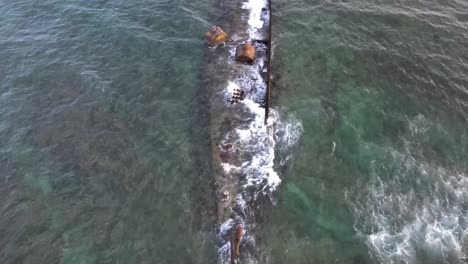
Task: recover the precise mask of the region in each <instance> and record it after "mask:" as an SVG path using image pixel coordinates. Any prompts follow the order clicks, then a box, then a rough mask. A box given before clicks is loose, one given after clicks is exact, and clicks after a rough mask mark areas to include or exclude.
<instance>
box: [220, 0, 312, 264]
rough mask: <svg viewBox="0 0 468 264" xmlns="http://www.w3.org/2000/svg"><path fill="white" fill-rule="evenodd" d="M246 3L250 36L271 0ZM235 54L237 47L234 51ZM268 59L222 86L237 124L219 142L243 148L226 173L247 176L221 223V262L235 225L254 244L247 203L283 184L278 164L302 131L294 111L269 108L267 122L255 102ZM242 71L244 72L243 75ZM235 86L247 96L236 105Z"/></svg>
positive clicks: (236, 149)
mask: <svg viewBox="0 0 468 264" xmlns="http://www.w3.org/2000/svg"><path fill="white" fill-rule="evenodd" d="M242 8H244V9H247V10H249V18H248V24H249V26H250V27H249V29H248V33H249V40H252V39H254V38H258V36H257V34H259V30H260V29H262V27H264V23H265V22H266V23H269V21H268V20H267V19H268V18H266V17H262V16H263V15H265V14H266V13H264V12H263V10H262V9H264V8H268V2H267V0H247V1H246V2H245V3H244V4H243V6H242ZM230 54H231V57H232V56H234V54H235V48H233V49H231V50H230ZM265 59H266V58H257V60H256V62H255V64H254V65H253V66H251V67H245V68H242V70H243V72H241V73H240V74H237V77H236V78H235V79H232V80H230V81H229V82H228V85H227V86H226V88H225V89H224V99H225V101H226V107H233V108H232V109H233V114H234V115H235V117H233V118H234V119H236V121H234V122H233V123H237V124H238V125H237V127H235V128H234V129H233V130H231V131H228V133H227V134H226V135H224V137H223V138H222V140H221V142H220V143H221V144H220V146H228V145H229V146H232V149H233V150H234V151H233V153H240V155H239V156H238V157H236V159H235V161H234V162H233V163H229V162H225V163H222V164H221V166H222V168H223V170H224V173H226V174H240V175H243V176H244V177H243V179H242V181H241V185H242V186H241V191H240V193H239V194H238V195H237V196H236V200H235V201H236V212H235V213H234V215H235V216H233V218H231V219H228V220H227V221H226V222H225V223H223V224H222V226H221V228H220V232H219V235H220V238H221V240H222V241H223V246H222V247H221V248H220V249H219V256H220V261H221V263H230V262H229V259H230V243H229V241H228V240H226V234H227V232H230V231H231V230H232V228H233V227H234V225H236V224H241V225H242V226H244V228H245V230H244V231H245V234H244V237H243V241H244V243H247V244H249V245H250V247H251V248H255V238H254V237H253V235H252V234H250V232H249V231H250V228H254V226H255V222H252V220H254V219H253V218H254V217H253V215H252V214H253V212H252V211H251V210H250V208H249V202H252V201H253V200H255V199H256V198H257V196H258V194H260V193H262V194H264V195H270V194H271V193H272V192H273V191H274V190H276V188H277V187H278V185H279V184H280V183H281V178H280V175H279V174H278V173H277V172H276V171H275V166H278V165H279V166H281V165H284V163H285V162H286V161H287V160H288V159H290V157H291V154H290V152H291V150H292V149H293V146H294V145H295V144H296V143H297V142H298V141H299V138H300V136H301V134H302V130H303V128H302V124H301V122H300V121H299V120H298V119H297V118H295V117H294V115H292V114H285V113H284V112H285V111H279V110H278V109H274V108H270V110H269V118H268V125H265V124H264V121H265V120H264V118H265V109H264V108H262V107H261V106H260V105H259V104H258V103H256V101H258V100H259V99H261V98H265V95H266V92H267V91H266V88H267V86H266V83H265V81H264V79H263V77H262V76H261V74H260V71H261V70H262V69H263V67H264V65H265V62H266V61H265ZM239 75H240V76H239ZM235 90H242V91H244V93H245V96H246V98H245V99H244V100H242V101H240V102H239V103H238V104H235V105H231V104H230V103H229V102H228V100H226V99H229V98H231V97H232V95H233V92H234V91H235ZM276 151H278V153H279V154H280V156H279V158H278V160H279V164H275V160H276V159H275V158H276V156H275V154H276ZM250 254H251V252H243V263H252V264H255V263H258V261H257V260H256V259H255V257H254V256H251V255H250Z"/></svg>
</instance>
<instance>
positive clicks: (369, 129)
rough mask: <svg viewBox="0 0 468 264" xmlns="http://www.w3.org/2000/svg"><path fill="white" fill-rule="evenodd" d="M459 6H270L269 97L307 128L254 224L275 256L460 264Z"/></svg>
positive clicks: (463, 211) (463, 231) (463, 135)
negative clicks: (262, 217)
mask: <svg viewBox="0 0 468 264" xmlns="http://www.w3.org/2000/svg"><path fill="white" fill-rule="evenodd" d="M466 8H467V7H466V4H465V3H462V2H451V3H441V2H435V1H430V2H427V3H422V2H411V1H405V2H401V1H370V2H369V1H349V2H348V1H333V2H330V1H326V2H325V1H319V2H307V1H305V2H302V3H298V2H295V1H278V2H276V24H275V25H276V26H275V28H276V29H275V30H274V32H276V37H277V48H276V54H277V56H276V58H277V60H276V61H275V65H276V67H277V68H278V69H279V70H278V71H279V75H280V76H279V78H280V82H279V85H278V89H279V91H278V94H279V95H278V99H277V103H278V104H279V105H281V106H285V107H288V108H289V109H290V110H292V111H293V112H295V113H297V115H298V117H299V118H300V119H301V120H302V122H303V125H304V134H303V138H302V144H301V146H300V147H299V149H298V150H297V152H296V154H295V160H294V162H293V164H292V165H291V166H290V167H289V169H288V171H287V173H286V174H287V176H286V180H285V181H284V185H283V188H282V190H281V194H280V201H281V203H280V205H279V206H278V207H279V209H273V212H272V213H271V214H272V217H271V219H275V220H273V221H271V223H270V224H269V225H268V226H267V227H266V230H265V233H266V234H267V235H266V239H267V240H268V241H269V242H270V241H273V242H272V243H270V250H271V252H272V255H274V256H275V257H273V258H272V259H274V261H273V263H460V262H461V260H460V257H463V256H464V255H466V254H467V248H466V244H464V243H466V242H464V241H466V235H467V228H468V226H467V220H468V211H467V209H468V207H467V206H468V204H467V201H468V199H467V198H468V197H467V194H466V193H467V190H468V185H467V183H468V181H467V177H466V173H467V163H466V154H467V153H466V150H467V122H466V120H467V119H466V117H467V114H466V107H465V106H466V91H467V90H466V87H467V80H466V77H465V73H466V69H467V67H468V61H467V57H466V55H465V53H466V47H467V46H466V43H467V40H468V39H467V38H466V36H467V29H468V28H467V26H468V25H467V23H466V18H464V16H463V15H461V13H463V12H464V11H463V10H465V11H466ZM268 234H270V235H268Z"/></svg>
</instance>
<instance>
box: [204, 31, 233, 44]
mask: <svg viewBox="0 0 468 264" xmlns="http://www.w3.org/2000/svg"><path fill="white" fill-rule="evenodd" d="M205 39H206V42H208V44H209V45H210V46H212V47H214V46H217V45H219V44H222V43H226V42H228V41H229V35H228V34H227V33H226V32H224V30H223V29H221V28H220V27H218V26H212V27H211V28H210V30H208V32H206V33H205Z"/></svg>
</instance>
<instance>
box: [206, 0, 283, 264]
mask: <svg viewBox="0 0 468 264" xmlns="http://www.w3.org/2000/svg"><path fill="white" fill-rule="evenodd" d="M221 5H222V7H223V9H224V10H225V12H226V13H225V14H223V21H224V23H225V24H223V25H222V26H212V27H211V28H210V29H209V30H208V32H206V34H205V39H206V42H207V43H208V45H209V46H210V47H211V48H210V51H209V59H208V63H207V69H206V71H207V72H208V75H209V76H210V80H209V82H207V84H206V86H207V88H206V89H207V90H208V92H209V94H210V99H209V108H210V109H209V113H210V136H211V149H212V167H213V173H214V177H215V185H216V195H217V198H216V201H217V222H218V224H219V233H218V235H219V238H220V240H221V246H220V249H219V256H220V259H219V262H220V263H222V264H227V263H229V264H236V263H238V261H239V262H242V263H257V262H258V261H256V259H258V257H256V256H255V252H254V251H255V250H252V248H254V244H255V239H254V235H253V232H254V231H253V230H254V229H255V215H256V213H255V211H254V210H253V209H252V208H253V206H252V205H253V204H254V203H255V200H256V199H257V197H258V195H260V194H262V193H265V191H266V190H267V189H274V188H275V187H276V185H277V183H278V182H279V181H280V180H279V177H278V175H277V174H276V173H275V172H274V170H273V160H274V135H273V131H272V130H273V128H272V127H271V126H270V124H269V122H270V123H274V120H269V108H270V107H269V103H270V68H271V2H270V0H240V1H230V0H221ZM226 32H228V33H226ZM249 249H250V250H249ZM244 260H246V261H244Z"/></svg>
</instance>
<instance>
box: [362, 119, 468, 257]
mask: <svg viewBox="0 0 468 264" xmlns="http://www.w3.org/2000/svg"><path fill="white" fill-rule="evenodd" d="M422 121H424V120H423V119H422V118H421V117H418V118H417V119H416V120H415V121H413V122H412V123H411V124H410V129H411V131H412V132H414V133H416V134H418V135H419V134H421V137H419V138H420V140H424V136H423V135H422V134H425V133H426V132H427V130H428V127H427V126H425V125H424V124H423V123H424V122H422ZM421 122H422V123H421ZM418 135H416V136H418ZM383 160H384V162H379V161H374V163H373V164H372V165H371V178H372V180H371V182H370V183H368V184H366V185H365V187H366V189H367V194H366V195H365V196H363V197H361V198H360V199H358V200H359V201H358V202H357V203H356V204H355V205H354V206H353V207H354V211H355V214H356V216H357V221H356V225H355V227H356V229H357V230H358V232H359V234H360V235H361V236H362V237H363V238H364V240H365V241H366V243H367V245H368V246H369V248H370V250H371V254H372V256H373V257H374V258H375V259H376V260H377V261H378V262H379V263H380V262H381V263H408V264H412V263H462V259H466V257H467V255H466V254H467V252H468V248H466V247H467V246H468V244H466V243H467V242H468V210H467V209H468V177H467V175H466V174H465V173H464V172H462V171H457V170H450V169H447V168H443V167H441V166H439V165H435V164H431V163H428V162H426V161H423V160H420V159H418V158H415V157H414V156H413V155H411V152H409V150H407V151H405V152H401V151H397V150H395V149H390V150H389V151H387V153H386V154H385V157H384V159H383ZM423 260H426V261H425V262H421V261H423Z"/></svg>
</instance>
